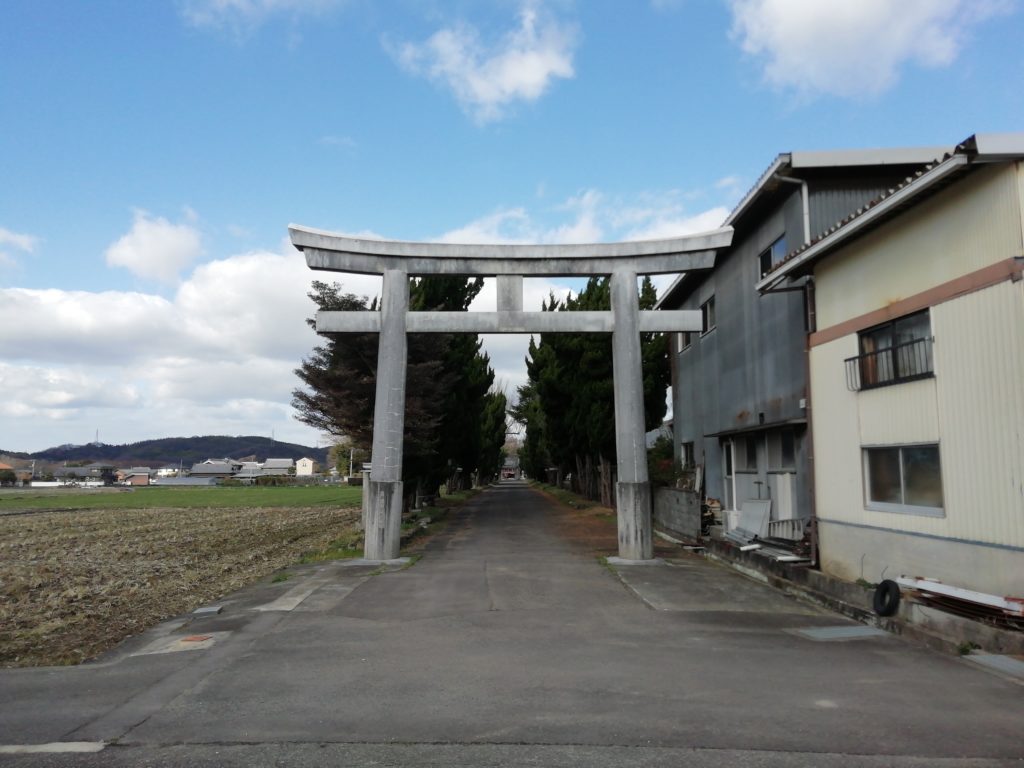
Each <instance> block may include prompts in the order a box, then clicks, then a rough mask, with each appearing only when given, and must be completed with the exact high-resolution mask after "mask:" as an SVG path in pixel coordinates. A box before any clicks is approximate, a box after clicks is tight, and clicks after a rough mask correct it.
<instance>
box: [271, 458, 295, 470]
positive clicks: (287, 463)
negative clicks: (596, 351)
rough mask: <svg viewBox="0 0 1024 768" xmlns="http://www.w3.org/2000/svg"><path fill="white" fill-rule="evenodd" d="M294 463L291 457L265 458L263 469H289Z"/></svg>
mask: <svg viewBox="0 0 1024 768" xmlns="http://www.w3.org/2000/svg"><path fill="white" fill-rule="evenodd" d="M294 464H295V462H294V461H292V460H291V459H267V460H266V461H264V462H263V469H291V468H292V466H294Z"/></svg>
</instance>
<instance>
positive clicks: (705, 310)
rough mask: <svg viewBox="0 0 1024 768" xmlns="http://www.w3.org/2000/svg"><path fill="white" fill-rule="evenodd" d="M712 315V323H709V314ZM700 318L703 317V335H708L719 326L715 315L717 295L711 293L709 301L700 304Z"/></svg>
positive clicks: (701, 333)
mask: <svg viewBox="0 0 1024 768" xmlns="http://www.w3.org/2000/svg"><path fill="white" fill-rule="evenodd" d="M709 315H710V317H711V323H710V324H709V323H708V316H709ZM700 319H701V328H702V330H701V332H700V335H701V336H707V335H708V334H709V333H711V332H712V331H713V330H715V328H717V327H718V319H717V316H716V315H715V295H714V294H711V296H710V297H709V298H708V300H707V301H705V302H704V303H703V304H701V305H700Z"/></svg>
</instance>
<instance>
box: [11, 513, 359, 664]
mask: <svg viewBox="0 0 1024 768" xmlns="http://www.w3.org/2000/svg"><path fill="white" fill-rule="evenodd" d="M137 498H140V499H141V498H144V497H143V496H141V494H140V495H139V496H138V497H137ZM182 498H185V497H182ZM211 498H212V497H211ZM225 498H226V497H225ZM293 498H296V500H298V499H297V497H293ZM335 499H337V496H336V497H335ZM119 500H120V499H119ZM336 503H337V502H336ZM356 504H358V501H356ZM12 506H13V505H12ZM4 511H5V512H8V514H5V515H3V516H2V517H0V666H6V667H11V666H37V665H47V664H74V663H77V662H80V661H83V660H86V659H89V658H92V657H94V656H96V655H97V654H99V653H101V652H103V651H105V650H107V649H109V648H111V647H113V646H114V645H116V644H117V643H118V642H120V641H121V640H123V639H124V638H126V637H128V636H130V635H134V634H137V633H139V632H141V631H142V630H144V629H146V628H147V627H150V626H152V625H154V624H156V623H158V622H160V621H161V620H163V619H165V618H168V617H170V616H174V615H177V614H180V613H183V612H186V611H190V610H192V609H194V608H196V607H197V606H199V605H202V604H203V603H206V602H209V601H210V600H213V599H216V598H217V597H219V596H221V595H223V594H226V593H228V592H231V591H233V590H235V589H238V588H239V587H241V586H243V585H245V584H248V583H251V582H253V581H255V580H257V579H259V578H262V577H264V576H266V575H268V574H270V573H271V572H273V571H274V570H276V569H278V568H281V567H283V566H286V565H289V564H291V563H294V562H296V560H298V559H299V558H300V557H301V556H302V555H303V554H305V553H308V552H314V551H318V550H321V549H323V548H325V547H326V546H327V545H328V544H329V543H330V542H331V541H334V540H336V539H338V538H340V537H343V536H346V535H348V534H350V533H351V531H352V529H353V526H354V524H356V523H357V522H358V520H359V510H358V509H356V508H351V507H350V508H346V509H338V508H337V507H336V506H334V505H331V504H327V503H321V504H320V505H318V506H292V507H276V508H271V507H259V508H228V509H224V508H191V509H180V508H177V509H174V508H150V509H85V510H81V511H42V512H31V513H29V514H18V513H16V512H15V511H14V510H12V509H11V508H10V506H8V509H7V510H4Z"/></svg>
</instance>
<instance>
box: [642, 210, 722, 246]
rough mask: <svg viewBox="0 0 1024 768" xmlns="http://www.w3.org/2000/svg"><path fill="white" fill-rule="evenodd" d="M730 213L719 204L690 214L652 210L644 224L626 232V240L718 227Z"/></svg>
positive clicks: (659, 238) (676, 235) (689, 233)
mask: <svg viewBox="0 0 1024 768" xmlns="http://www.w3.org/2000/svg"><path fill="white" fill-rule="evenodd" d="M728 215H729V209H728V208H725V207H722V206H719V207H717V208H712V209H710V210H707V211H702V212H701V213H698V214H695V215H692V216H688V215H685V214H684V213H682V212H681V211H652V212H651V213H650V216H649V217H647V220H646V222H645V223H643V224H642V225H640V226H638V227H636V228H635V229H631V230H629V231H628V232H627V233H626V237H625V239H626V240H663V239H666V238H670V237H684V236H686V235H694V234H697V233H698V232H707V231H708V230H709V229H718V227H720V226H722V222H723V221H725V219H726V218H727V217H728Z"/></svg>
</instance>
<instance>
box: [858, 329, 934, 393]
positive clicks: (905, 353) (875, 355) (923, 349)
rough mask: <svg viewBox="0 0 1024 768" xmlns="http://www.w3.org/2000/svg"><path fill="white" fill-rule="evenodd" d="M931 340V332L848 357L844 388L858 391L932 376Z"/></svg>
mask: <svg viewBox="0 0 1024 768" xmlns="http://www.w3.org/2000/svg"><path fill="white" fill-rule="evenodd" d="M932 341H933V339H932V338H931V337H930V336H929V337H927V338H923V339H914V341H908V342H906V343H904V344H897V345H896V346H894V347H886V348H885V349H879V350H877V351H875V352H866V353H864V354H863V355H857V357H851V358H849V359H847V360H846V388H847V389H849V390H850V391H851V392H857V391H859V390H862V389H872V388H874V387H887V386H889V385H890V384H900V383H902V382H904V381H914V380H915V379H924V378H927V377H929V376H931V375H932V372H933V368H932Z"/></svg>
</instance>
